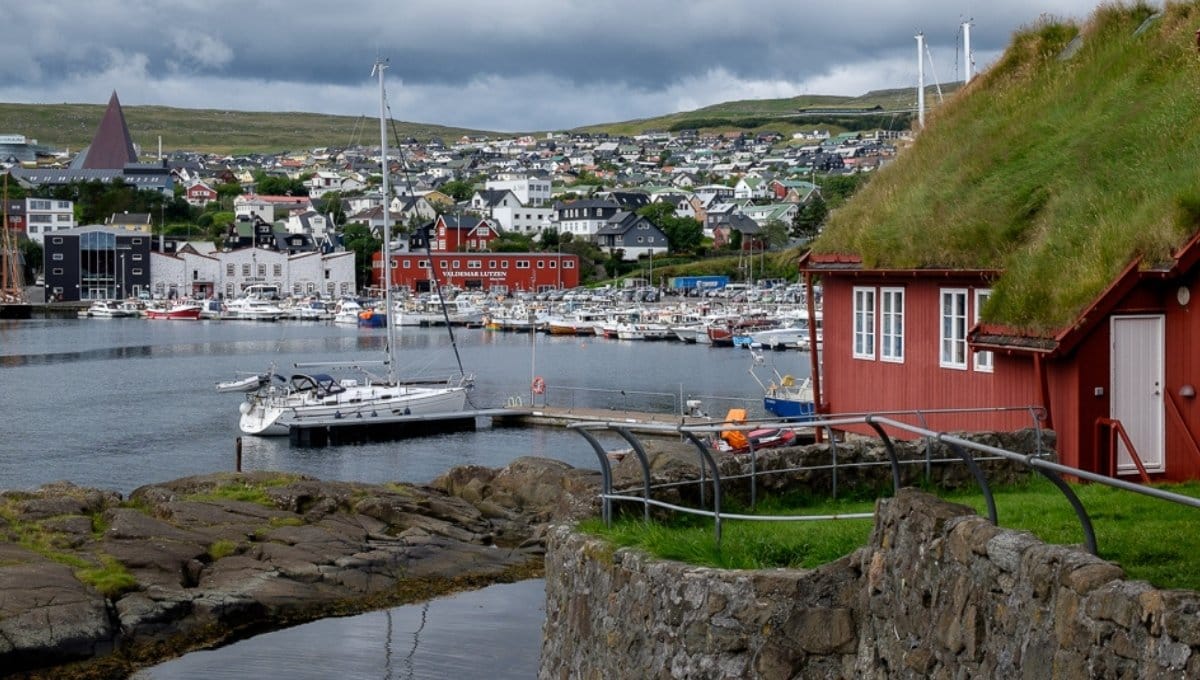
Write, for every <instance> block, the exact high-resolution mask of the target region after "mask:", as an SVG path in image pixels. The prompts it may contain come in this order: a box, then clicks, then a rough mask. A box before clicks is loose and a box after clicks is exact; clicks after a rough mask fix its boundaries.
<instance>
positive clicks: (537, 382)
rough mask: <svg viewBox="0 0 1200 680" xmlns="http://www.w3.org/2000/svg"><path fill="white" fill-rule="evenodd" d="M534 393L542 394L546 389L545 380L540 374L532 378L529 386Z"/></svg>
mask: <svg viewBox="0 0 1200 680" xmlns="http://www.w3.org/2000/svg"><path fill="white" fill-rule="evenodd" d="M529 387H530V389H532V390H533V393H534V394H542V393H544V392H545V391H546V381H545V380H542V376H540V375H539V376H538V377H536V378H534V379H533V384H532V385H530V386H529Z"/></svg>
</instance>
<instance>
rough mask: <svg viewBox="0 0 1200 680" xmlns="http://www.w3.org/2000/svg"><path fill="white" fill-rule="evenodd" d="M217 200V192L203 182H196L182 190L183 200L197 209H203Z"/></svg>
mask: <svg viewBox="0 0 1200 680" xmlns="http://www.w3.org/2000/svg"><path fill="white" fill-rule="evenodd" d="M218 198H219V197H218V195H217V190H216V189H214V188H212V187H210V186H208V185H207V184H205V183H204V182H196V183H195V184H192V185H191V186H190V187H188V188H187V189H185V190H184V200H186V201H187V202H188V204H189V205H194V206H197V207H204V206H206V205H208V204H209V203H211V202H213V201H216V200H218Z"/></svg>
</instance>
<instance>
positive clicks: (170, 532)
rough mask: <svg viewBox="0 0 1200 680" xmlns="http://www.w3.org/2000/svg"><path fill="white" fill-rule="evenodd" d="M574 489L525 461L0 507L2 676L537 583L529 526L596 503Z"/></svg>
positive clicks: (163, 487) (58, 490)
mask: <svg viewBox="0 0 1200 680" xmlns="http://www.w3.org/2000/svg"><path fill="white" fill-rule="evenodd" d="M591 476H592V477H594V476H595V475H594V474H593V475H591ZM588 477H589V473H584V472H580V471H575V470H572V469H570V468H569V467H566V466H562V465H561V464H559V463H556V462H554V461H538V460H535V459H523V460H520V461H516V462H514V464H513V465H512V466H510V468H506V469H505V470H499V471H496V470H484V469H480V468H473V469H463V470H453V471H451V472H450V473H448V474H447V475H446V476H445V477H444V478H442V479H441V480H438V482H436V483H435V484H434V485H431V486H427V487H424V486H415V485H410V484H388V485H369V484H356V483H346V482H325V481H319V480H316V479H312V478H308V477H303V476H298V475H286V474H281V473H262V472H259V473H245V474H235V473H223V474H213V475H205V476H200V477H190V478H186V479H180V480H176V481H173V482H166V483H161V484H154V485H150V486H145V487H142V488H139V489H137V490H135V491H134V492H133V493H132V494H130V496H129V497H128V498H122V497H121V496H119V495H117V494H114V493H108V492H103V491H98V490H94V489H85V488H81V487H77V486H74V485H71V484H67V483H58V484H53V485H48V486H46V487H42V488H41V489H38V490H37V491H33V492H5V493H3V494H0V539H3V540H0V669H3V671H0V675H3V674H8V673H17V672H25V673H33V672H36V671H37V670H38V669H48V668H54V670H51V671H48V672H47V676H50V677H56V676H59V675H60V674H61V673H62V672H63V668H62V667H61V666H62V664H65V663H68V662H83V665H82V666H77V667H76V668H75V669H73V672H76V673H79V674H82V675H84V676H87V675H92V676H97V677H98V676H104V675H106V674H112V675H114V676H120V675H123V674H124V673H125V672H126V671H127V670H128V668H129V667H130V666H132V665H136V664H137V663H140V662H143V661H148V660H153V659H155V658H159V657H162V656H170V655H174V654H177V653H179V652H181V651H183V650H185V649H187V648H189V647H191V646H195V645H198V644H211V643H213V642H218V641H221V640H228V639H232V638H235V637H237V636H239V635H242V634H245V633H246V632H247V631H252V630H262V629H265V628H271V627H279V626H282V625H285V624H289V623H293V622H296V621H300V620H306V619H311V618H316V617H319V616H324V615H328V614H332V613H346V612H352V611H359V610H364V609H367V608H373V607H378V606H384V605H387V604H392V603H398V602H405V601H412V600H415V599H425V598H428V597H429V596H431V595H434V594H437V593H439V592H447V591H449V590H453V589H456V588H462V587H471V586H477V585H483V584H486V583H490V582H495V581H502V580H512V579H514V578H523V577H527V576H530V575H537V574H540V570H541V564H542V561H541V557H542V554H543V553H544V545H543V543H542V542H541V540H540V538H539V537H540V534H541V531H542V529H541V528H540V527H539V526H538V523H539V522H541V521H543V520H547V519H550V518H553V517H558V516H560V515H561V516H568V517H570V516H574V514H573V513H578V512H581V511H582V508H585V507H587V506H588V504H589V503H591V502H593V500H591V499H592V498H593V497H594V495H595V484H594V479H593V480H592V484H591V486H590V487H589V485H588ZM564 488H568V489H574V490H577V491H579V492H580V497H579V498H575V499H573V498H572V497H571V494H570V493H568V494H564V493H563V489H564Z"/></svg>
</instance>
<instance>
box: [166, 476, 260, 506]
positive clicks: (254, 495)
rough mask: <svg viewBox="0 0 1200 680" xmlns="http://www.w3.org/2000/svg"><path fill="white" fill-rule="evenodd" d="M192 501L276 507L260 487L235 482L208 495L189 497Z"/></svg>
mask: <svg viewBox="0 0 1200 680" xmlns="http://www.w3.org/2000/svg"><path fill="white" fill-rule="evenodd" d="M187 498H188V500H192V501H210V502H211V501H243V502H246V503H255V504H257V505H262V506H265V507H269V508H270V507H274V506H275V504H274V503H273V502H272V501H271V497H270V496H268V495H267V492H266V491H265V490H264V489H263V488H262V487H258V486H250V485H249V484H244V483H242V482H235V483H232V484H226V485H223V486H219V487H217V488H215V489H213V490H212V491H210V492H207V493H197V494H192V495H190V496H188V497H187Z"/></svg>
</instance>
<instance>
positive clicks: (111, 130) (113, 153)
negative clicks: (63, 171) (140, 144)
mask: <svg viewBox="0 0 1200 680" xmlns="http://www.w3.org/2000/svg"><path fill="white" fill-rule="evenodd" d="M82 155H83V162H82V163H80V164H79V165H78V167H79V168H82V169H86V170H121V169H123V168H124V167H125V165H126V164H128V163H137V160H138V159H137V152H135V151H134V150H133V140H132V139H131V138H130V137H129V127H128V126H127V125H126V124H125V113H124V112H123V111H121V102H120V100H118V99H117V93H116V91H115V90H114V91H113V93H112V97H111V98H109V100H108V109H106V110H105V111H104V117H103V118H101V119H100V127H99V128H97V129H96V136H94V137H92V143H91V146H89V147H88V148H87V149H86V150H85V151H84V153H83V154H82Z"/></svg>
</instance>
